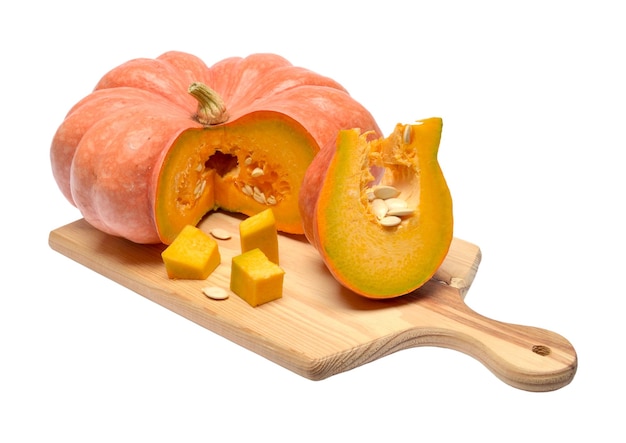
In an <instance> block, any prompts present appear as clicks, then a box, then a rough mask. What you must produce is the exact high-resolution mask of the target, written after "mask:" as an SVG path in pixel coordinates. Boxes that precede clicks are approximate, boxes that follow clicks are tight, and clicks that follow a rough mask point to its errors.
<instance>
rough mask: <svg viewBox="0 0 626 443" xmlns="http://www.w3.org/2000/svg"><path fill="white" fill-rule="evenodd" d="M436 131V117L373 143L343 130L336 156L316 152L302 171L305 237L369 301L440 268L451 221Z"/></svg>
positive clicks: (411, 286) (399, 291)
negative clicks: (381, 206)
mask: <svg viewBox="0 0 626 443" xmlns="http://www.w3.org/2000/svg"><path fill="white" fill-rule="evenodd" d="M441 128H442V121H441V119H439V118H431V119H427V120H422V121H419V122H416V123H415V124H410V125H403V124H399V125H397V126H396V128H395V130H394V132H393V133H392V134H391V135H390V136H389V137H388V138H375V139H373V140H368V138H372V137H371V134H367V133H361V132H360V131H359V130H358V129H352V130H344V131H341V132H340V133H339V137H338V139H337V144H336V150H334V151H325V152H321V153H320V154H319V155H318V156H317V157H316V158H315V160H314V161H313V163H312V164H311V166H310V167H309V170H308V172H307V175H306V177H305V181H304V183H303V187H302V192H301V199H300V203H301V206H300V209H301V213H302V217H303V219H304V221H305V223H304V226H305V234H306V236H307V238H308V239H309V241H310V242H311V243H312V244H313V245H314V246H315V247H316V248H317V249H318V250H319V252H320V254H321V256H322V258H323V260H324V263H325V264H326V266H327V267H328V269H329V270H330V272H331V273H332V274H333V275H334V276H335V278H336V279H337V280H338V281H339V282H340V283H341V284H343V285H344V286H345V287H347V288H349V289H350V290H352V291H354V292H356V293H358V294H360V295H363V296H366V297H369V298H391V297H397V296H400V295H403V294H407V293H409V292H411V291H413V290H415V289H417V288H419V287H420V286H421V285H423V284H424V283H425V282H426V281H428V280H429V279H430V278H431V277H432V276H433V274H434V273H435V271H436V270H437V269H438V268H439V266H440V265H441V263H442V262H443V260H444V258H445V256H446V254H447V252H448V249H449V247H450V244H451V242H452V231H453V215H452V198H451V195H450V191H449V189H448V186H447V184H446V181H445V178H444V176H443V173H442V171H441V168H440V166H439V163H438V161H437V152H438V148H439V141H440V137H441ZM385 192H389V193H388V194H385ZM385 200H387V203H386V204H387V206H388V208H387V209H385V210H383V213H379V209H377V203H380V201H383V202H384V201H385Z"/></svg>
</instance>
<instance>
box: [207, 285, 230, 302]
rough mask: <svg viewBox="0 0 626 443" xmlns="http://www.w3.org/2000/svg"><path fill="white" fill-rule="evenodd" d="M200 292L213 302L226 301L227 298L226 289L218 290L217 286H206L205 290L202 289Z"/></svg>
mask: <svg viewBox="0 0 626 443" xmlns="http://www.w3.org/2000/svg"><path fill="white" fill-rule="evenodd" d="M202 292H203V293H204V295H206V296H207V297H209V298H211V299H213V300H226V299H227V298H228V292H227V291H226V289H224V288H220V287H219V286H207V287H206V288H202Z"/></svg>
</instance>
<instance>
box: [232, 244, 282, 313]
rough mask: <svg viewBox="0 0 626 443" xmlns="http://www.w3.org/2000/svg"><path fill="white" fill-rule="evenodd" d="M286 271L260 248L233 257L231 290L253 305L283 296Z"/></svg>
mask: <svg viewBox="0 0 626 443" xmlns="http://www.w3.org/2000/svg"><path fill="white" fill-rule="evenodd" d="M284 275H285V271H284V270H283V269H282V268H281V267H280V266H278V265H277V264H276V263H274V262H272V261H270V260H269V258H268V257H267V256H266V255H265V254H264V253H263V252H262V251H261V250H260V249H259V248H255V249H252V250H250V251H247V252H244V253H243V254H241V255H238V256H236V257H233V261H232V268H231V272H230V290H231V291H233V292H234V293H235V294H237V295H238V296H239V297H241V298H242V299H244V300H245V301H246V302H248V304H249V305H250V306H252V307H256V306H259V305H261V304H263V303H267V302H270V301H272V300H276V299H279V298H281V297H282V296H283V278H284Z"/></svg>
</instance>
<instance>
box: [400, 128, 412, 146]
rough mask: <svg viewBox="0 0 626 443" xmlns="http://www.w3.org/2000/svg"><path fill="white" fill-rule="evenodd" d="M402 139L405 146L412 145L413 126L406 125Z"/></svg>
mask: <svg viewBox="0 0 626 443" xmlns="http://www.w3.org/2000/svg"><path fill="white" fill-rule="evenodd" d="M402 138H403V139H404V143H405V144H407V145H408V144H409V143H411V125H406V126H405V127H404V133H403V134H402Z"/></svg>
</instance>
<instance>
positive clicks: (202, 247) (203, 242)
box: [161, 225, 221, 280]
mask: <svg viewBox="0 0 626 443" xmlns="http://www.w3.org/2000/svg"><path fill="white" fill-rule="evenodd" d="M161 258H162V259H163V262H164V263H165V269H166V271H167V276H168V277H169V278H178V279H190V280H204V279H206V278H207V277H208V276H209V275H211V273H212V272H213V271H214V270H215V268H217V266H218V265H219V264H220V262H221V256H220V252H219V248H218V245H217V242H216V241H215V240H214V239H213V238H211V237H210V236H209V235H208V234H206V233H205V232H204V231H202V230H201V229H199V228H197V227H195V226H192V225H187V226H185V227H184V228H183V229H182V230H181V231H180V233H179V234H178V235H177V236H176V238H175V239H174V241H172V243H171V244H170V245H169V246H168V247H167V248H166V249H165V250H164V251H163V252H162V253H161Z"/></svg>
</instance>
